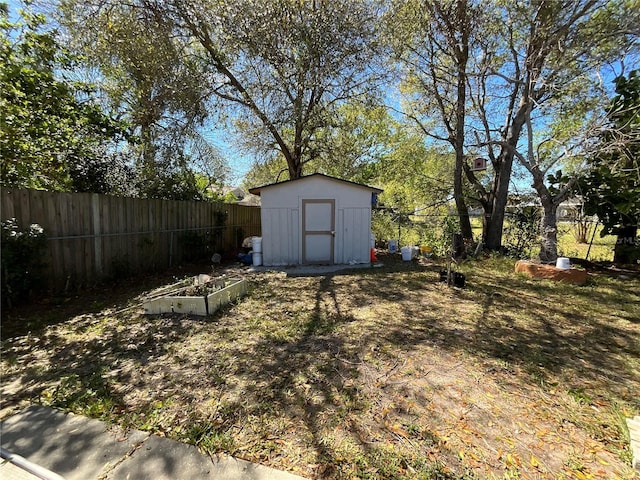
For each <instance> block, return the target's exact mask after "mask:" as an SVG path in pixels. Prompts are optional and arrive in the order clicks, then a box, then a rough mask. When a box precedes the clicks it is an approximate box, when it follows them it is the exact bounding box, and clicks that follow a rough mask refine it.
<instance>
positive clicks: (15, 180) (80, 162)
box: [0, 10, 124, 192]
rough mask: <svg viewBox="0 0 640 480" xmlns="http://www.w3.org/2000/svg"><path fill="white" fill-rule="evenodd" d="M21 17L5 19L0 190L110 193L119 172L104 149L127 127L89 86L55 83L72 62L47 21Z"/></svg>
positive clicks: (0, 43) (0, 52)
mask: <svg viewBox="0 0 640 480" xmlns="http://www.w3.org/2000/svg"><path fill="white" fill-rule="evenodd" d="M20 14H21V22H19V23H11V22H10V21H9V20H8V16H7V12H6V11H2V12H0V91H1V92H2V97H1V98H0V108H1V110H2V123H1V125H0V126H1V128H0V152H2V157H1V162H2V163H1V176H0V182H1V184H2V185H3V186H11V187H27V188H43V189H52V190H80V191H98V192H104V191H105V190H109V188H108V186H109V185H110V184H111V180H112V179H113V177H114V175H116V174H117V170H118V169H119V168H121V164H120V163H119V162H118V161H117V158H111V159H108V160H107V159H106V158H105V157H106V156H107V151H106V149H105V146H106V145H107V144H108V143H109V142H115V141H117V140H118V139H120V138H122V136H123V134H124V124H123V123H121V122H119V121H115V120H113V119H112V118H110V117H109V116H108V115H106V114H105V113H104V112H103V110H102V109H101V108H100V106H98V105H97V104H96V103H95V102H94V101H93V100H92V94H93V88H92V87H91V86H90V85H89V84H86V83H82V82H71V81H65V80H60V79H59V78H58V75H59V72H64V71H66V70H70V69H72V68H73V67H74V65H75V59H74V57H73V56H72V55H71V54H70V53H69V52H68V51H67V50H65V49H64V48H63V47H61V46H60V45H59V44H58V42H57V40H56V32H55V31H46V30H45V24H46V19H45V17H44V16H42V15H40V14H34V13H31V12H30V11H28V10H22V11H20Z"/></svg>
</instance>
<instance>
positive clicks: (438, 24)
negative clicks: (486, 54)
mask: <svg viewBox="0 0 640 480" xmlns="http://www.w3.org/2000/svg"><path fill="white" fill-rule="evenodd" d="M396 7H397V8H396V10H395V12H394V15H393V18H392V20H391V24H392V25H393V28H392V32H393V33H392V39H391V40H392V42H393V44H394V45H395V50H396V52H397V54H398V58H399V60H400V62H401V65H402V67H401V69H402V71H404V72H406V75H405V76H404V81H403V90H404V92H405V94H406V96H407V98H408V99H409V101H408V102H407V103H406V104H405V107H406V108H405V113H406V114H407V115H408V116H409V117H410V118H411V119H412V120H414V121H415V122H416V124H417V125H418V126H419V128H420V129H421V131H422V132H423V134H424V135H425V136H426V137H427V138H430V139H433V140H436V141H442V142H446V143H448V144H449V145H450V146H451V148H453V151H454V153H455V168H454V172H453V187H454V199H455V204H456V210H457V212H458V216H459V218H460V228H461V231H462V236H463V237H464V238H465V239H469V240H471V239H472V237H473V232H472V229H471V222H470V220H469V214H468V206H467V201H466V200H465V195H464V188H463V180H464V178H463V176H464V174H463V165H464V163H465V162H466V161H467V159H466V143H465V128H466V114H467V108H468V107H467V102H468V99H467V83H468V78H467V73H468V72H467V68H468V65H467V64H468V62H469V52H470V49H471V51H472V50H473V43H474V39H473V34H475V33H476V32H478V31H480V30H481V28H480V27H479V22H480V21H481V18H482V16H481V15H480V10H479V9H478V8H477V6H476V5H474V4H473V3H470V2H468V1H467V0H451V1H432V0H421V1H413V0H410V1H407V2H398V3H397V5H396Z"/></svg>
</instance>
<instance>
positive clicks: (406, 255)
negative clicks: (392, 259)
mask: <svg viewBox="0 0 640 480" xmlns="http://www.w3.org/2000/svg"><path fill="white" fill-rule="evenodd" d="M400 251H401V252H402V260H404V261H405V262H408V261H409V260H411V255H412V253H413V248H411V247H402V248H401V249H400Z"/></svg>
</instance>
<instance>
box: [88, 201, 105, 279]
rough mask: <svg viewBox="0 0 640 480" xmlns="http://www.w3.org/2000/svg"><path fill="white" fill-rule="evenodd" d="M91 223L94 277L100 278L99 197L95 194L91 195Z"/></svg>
mask: <svg viewBox="0 0 640 480" xmlns="http://www.w3.org/2000/svg"><path fill="white" fill-rule="evenodd" d="M91 221H92V223H93V256H94V262H95V271H96V276H97V277H99V278H102V276H103V273H104V270H103V268H102V231H101V227H100V224H101V222H100V196H99V195H98V194H97V193H93V194H92V195H91Z"/></svg>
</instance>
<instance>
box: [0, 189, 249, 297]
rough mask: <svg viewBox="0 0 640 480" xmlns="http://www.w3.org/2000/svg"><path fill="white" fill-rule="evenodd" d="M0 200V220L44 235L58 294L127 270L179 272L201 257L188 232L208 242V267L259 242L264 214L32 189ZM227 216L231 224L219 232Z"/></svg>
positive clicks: (53, 286)
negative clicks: (246, 240)
mask: <svg viewBox="0 0 640 480" xmlns="http://www.w3.org/2000/svg"><path fill="white" fill-rule="evenodd" d="M0 200H1V202H0V213H1V216H2V218H1V220H3V221H5V220H8V219H9V218H14V217H15V218H16V220H17V222H18V224H19V226H20V228H22V229H25V228H28V227H29V225H31V224H32V223H37V224H39V225H41V226H42V228H43V229H44V231H45V234H46V235H47V238H48V241H47V251H46V252H45V255H44V257H45V261H46V263H47V272H46V275H47V280H48V285H49V288H50V289H51V290H53V291H62V290H64V289H65V288H79V287H82V286H86V285H89V284H92V283H95V282H97V281H99V280H101V279H104V278H108V277H113V276H114V275H118V274H124V273H127V272H125V271H123V269H125V270H126V267H127V266H130V267H131V269H133V270H134V271H133V272H131V273H136V272H144V271H154V270H159V269H163V268H167V267H169V266H170V265H174V266H175V265H177V264H179V263H181V262H182V261H183V259H184V258H185V256H187V255H192V254H193V253H194V251H195V250H194V248H193V246H185V245H183V243H184V240H186V238H185V236H184V235H185V233H188V232H191V234H192V235H190V236H191V237H192V242H193V237H196V235H197V236H198V237H199V238H200V239H201V240H200V242H204V241H205V239H206V241H208V242H209V243H208V244H206V245H205V244H204V243H203V245H202V255H203V259H202V261H203V262H205V263H206V262H208V258H206V259H205V258H204V254H205V253H206V256H207V257H208V256H210V255H211V252H212V251H216V252H218V253H225V252H231V251H233V250H235V249H237V248H238V247H239V246H240V242H242V237H243V236H249V235H259V234H260V209H259V208H255V207H245V206H240V205H232V204H217V203H211V202H178V201H169V200H157V199H133V198H122V197H112V196H107V195H98V194H88V193H83V194H79V193H60V192H45V191H37V190H26V189H2V191H1V192H0ZM220 211H223V212H225V213H226V221H225V222H224V223H223V224H222V225H217V223H218V222H219V219H220V217H219V213H218V212H220ZM239 233H241V235H240V236H239V235H238V234H239ZM194 234H195V235H194Z"/></svg>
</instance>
